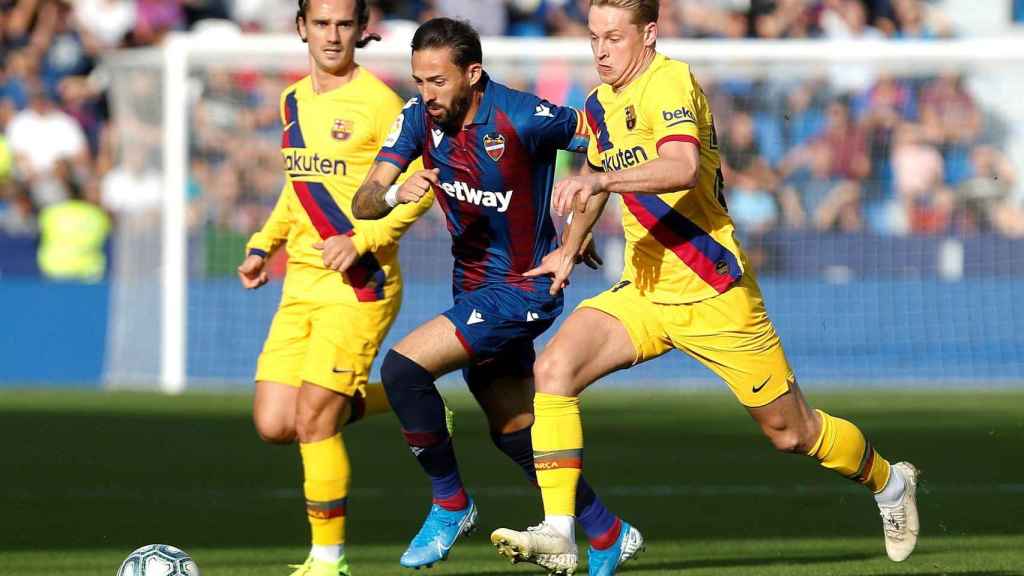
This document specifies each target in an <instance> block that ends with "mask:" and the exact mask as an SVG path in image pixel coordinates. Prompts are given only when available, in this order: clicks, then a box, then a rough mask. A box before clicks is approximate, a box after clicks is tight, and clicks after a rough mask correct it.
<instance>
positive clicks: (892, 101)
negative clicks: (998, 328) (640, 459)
mask: <svg viewBox="0 0 1024 576" xmlns="http://www.w3.org/2000/svg"><path fill="white" fill-rule="evenodd" d="M588 5H589V0H414V1H407V0H406V1H403V0H376V1H374V0H371V6H372V17H371V25H370V26H371V28H372V29H374V30H375V31H378V32H381V33H382V34H384V35H385V36H386V35H387V34H388V33H394V34H400V33H408V32H409V31H410V30H411V29H413V28H414V27H415V26H416V24H417V23H418V22H420V21H423V20H424V19H427V18H430V17H433V16H438V15H444V16H454V17H458V18H463V19H469V20H470V21H471V22H472V23H473V24H474V25H475V26H476V27H477V28H478V29H479V30H480V31H481V33H482V34H484V35H510V36H532V37H540V36H570V37H583V36H586V35H587V34H588V32H587V29H586V25H585V17H586V8H587V6H588ZM295 8H296V3H295V1H294V0H76V1H74V2H70V1H66V0H0V233H5V234H7V235H36V234H41V235H42V237H43V242H44V244H45V242H46V238H47V234H48V233H49V234H50V235H51V236H53V235H55V234H56V232H57V231H59V230H60V229H62V228H67V227H70V226H78V227H82V226H84V225H85V224H83V220H82V218H88V219H90V220H89V222H90V224H89V225H91V226H93V227H94V229H96V230H104V229H105V228H103V226H102V225H101V224H100V220H101V219H103V218H109V219H110V220H112V222H113V228H114V229H117V227H118V226H119V225H127V224H124V223H126V222H129V221H134V222H138V221H139V219H138V218H135V217H136V216H139V215H144V214H147V213H149V214H153V215H154V219H151V220H149V221H146V220H145V219H142V220H141V221H142V222H144V224H142V225H143V226H152V225H154V224H155V222H156V220H155V214H156V213H157V212H158V209H159V203H160V199H161V175H160V172H159V165H160V138H161V134H160V130H159V124H160V115H161V111H160V108H159V101H160V93H159V82H158V77H157V76H156V75H155V73H154V72H152V71H150V72H142V71H140V72H138V73H137V74H132V75H128V76H119V77H111V74H110V73H109V71H105V70H103V69H102V68H98V67H97V66H98V64H99V63H100V61H101V60H102V57H103V56H104V54H105V53H108V52H109V51H112V50H115V49H119V48H126V47H139V46H152V45H156V44H159V43H160V42H161V40H162V38H163V37H164V36H165V35H166V34H167V33H168V32H171V31H177V30H190V29H191V30H198V29H211V28H218V29H223V28H225V27H227V28H230V29H232V30H237V31H239V32H243V33H244V32H271V33H290V32H292V31H293V30H294V16H295ZM1013 8H1014V10H1015V12H1014V15H1013V17H1024V2H1021V1H1018V0H1014V4H1013ZM1010 17H1011V15H1010V14H1008V15H1007V18H1008V19H1009V18H1010ZM953 23H954V18H953V17H952V15H950V14H946V13H945V12H944V11H943V10H942V9H941V3H938V2H928V1H925V0H663V2H662V11H661V20H660V21H659V27H660V34H661V36H662V37H669V38H671V37H683V38H751V37H753V38H766V39H777V38H825V39H884V38H889V39H903V38H912V39H932V38H941V37H949V36H952V35H954V34H955V33H956V32H957V31H956V29H955V27H954V25H953ZM370 50H372V48H370ZM485 57H486V55H485ZM565 72H566V71H565V70H564V69H563V68H562V67H561V65H560V64H559V63H558V62H554V61H553V62H551V64H550V65H549V66H546V67H545V66H542V67H541V69H539V70H536V73H535V74H521V75H515V74H509V75H508V77H503V76H501V75H500V74H498V77H499V79H500V80H501V81H503V82H506V83H509V84H512V85H513V86H516V87H519V88H523V89H528V90H532V91H536V92H538V93H540V94H541V95H542V96H545V97H547V98H550V99H551V100H553V101H555V102H559V103H566V104H570V105H575V106H580V105H582V103H583V98H584V97H585V95H586V93H587V91H588V90H589V89H590V87H591V86H590V84H591V83H592V82H593V80H592V78H593V76H592V75H591V74H582V75H581V74H575V73H570V74H566V73H565ZM696 72H697V75H698V77H699V78H700V79H701V81H702V83H703V84H704V86H705V88H706V91H707V92H708V94H709V97H710V98H711V100H712V108H713V109H714V110H715V113H716V118H717V119H718V120H717V122H718V125H717V130H718V134H719V137H720V145H721V150H722V153H723V172H724V175H725V180H726V182H727V188H726V192H727V200H728V203H729V207H730V213H731V214H732V216H733V218H734V220H735V221H736V223H737V227H738V228H739V229H740V231H741V233H742V234H744V235H745V236H748V237H757V236H759V235H763V234H766V233H769V232H772V231H777V230H816V231H821V232H837V233H855V232H867V233H877V234H893V235H906V234H945V233H956V234H972V233H986V232H991V233H996V234H1000V235H1005V236H1009V237H1024V198H1022V197H1021V194H1020V193H1019V192H1018V191H1019V190H1020V186H1018V184H1017V178H1018V177H1019V175H1018V174H1017V173H1016V171H1015V170H1014V166H1013V164H1012V163H1011V162H1010V160H1009V159H1008V158H1007V156H1006V155H1005V153H1004V150H1006V144H1007V138H1008V135H1007V133H1006V130H1005V129H1004V128H1003V126H1004V125H1005V124H1004V123H1003V122H1002V121H1001V119H1000V118H999V117H998V116H997V115H996V113H995V112H994V111H992V110H989V109H986V107H985V106H983V105H982V103H980V102H979V100H978V98H977V93H976V91H975V89H973V88H972V85H971V82H970V80H971V79H970V77H966V76H964V75H962V74H961V73H960V72H957V71H947V72H943V73H937V74H935V73H933V74H926V75H924V74H917V75H913V76H892V75H884V74H879V73H877V71H876V70H874V69H872V68H871V67H869V66H856V65H846V66H843V67H834V68H832V69H829V70H827V71H824V72H821V73H816V74H809V75H797V76H793V77H791V78H786V79H779V78H776V77H775V76H772V77H771V78H753V77H749V76H748V77H742V76H740V77H735V78H731V77H726V76H722V75H715V76H711V75H706V76H702V71H701V70H699V69H698V70H697V71H696ZM304 73H305V70H302V69H296V70H294V71H293V73H290V74H289V73H284V74H282V73H270V72H268V71H264V70H258V69H257V70H246V69H243V68H237V67H236V68H231V69H210V70H208V71H207V72H206V73H205V74H203V75H202V77H201V78H200V79H199V80H198V84H199V86H198V88H197V92H198V94H197V96H198V97H197V99H196V104H195V107H194V111H193V116H192V119H191V124H190V125H191V126H192V130H191V132H190V134H191V141H190V159H191V160H190V171H189V180H188V188H189V198H190V213H189V222H190V226H191V227H192V229H193V230H196V231H203V232H207V234H206V235H205V236H206V237H207V238H211V239H212V240H210V241H208V242H206V244H207V246H205V248H206V249H205V253H206V258H207V259H212V260H217V259H219V258H223V260H224V267H225V270H227V269H228V263H229V262H233V261H234V260H235V259H236V258H237V256H238V254H239V253H240V251H239V250H240V248H239V245H240V244H241V243H244V238H245V237H247V236H248V235H249V234H250V233H251V232H252V231H254V230H256V229H257V228H258V227H259V226H260V225H261V224H262V222H263V220H264V219H265V217H266V216H267V214H268V213H269V210H270V208H271V207H272V205H273V201H274V199H275V198H276V195H277V194H278V192H279V191H280V186H281V183H282V175H281V170H280V159H279V153H278V151H277V145H278V139H279V132H280V122H279V117H278V96H279V93H280V90H281V89H282V88H283V87H284V86H285V85H287V84H288V83H290V82H291V81H294V80H296V79H297V78H298V77H300V76H301V75H303V74H304ZM388 80H389V81H391V82H392V83H393V84H394V86H395V88H396V89H397V90H398V91H399V92H400V93H401V94H402V95H403V96H409V95H411V94H412V93H413V92H414V87H413V86H411V85H410V84H409V83H408V81H407V80H406V79H405V78H404V77H400V76H396V77H395V78H388ZM115 87H116V89H117V90H119V91H122V95H125V94H126V95H127V96H126V97H124V98H121V99H120V100H117V99H108V95H109V93H110V92H111V91H112V90H114V88H115ZM578 162H579V159H576V158H572V157H571V155H567V156H566V157H565V158H563V162H562V169H563V170H570V169H572V167H573V165H574V163H578ZM69 203H72V204H74V205H75V206H76V207H79V208H82V207H88V206H91V207H93V208H95V210H94V211H93V212H91V213H89V214H86V212H88V210H86V211H83V210H74V211H72V210H63V211H60V214H61V218H60V219H57V218H54V217H47V218H44V217H43V214H44V213H45V212H46V211H47V209H48V208H51V207H55V206H60V205H64V204H69ZM51 212H53V211H51ZM51 216H52V214H51ZM72 217H73V218H77V219H78V220H71V218H72ZM438 218H440V216H439V214H438V213H436V212H434V213H432V217H431V219H429V220H428V221H427V222H425V223H424V224H422V225H417V226H416V227H414V229H413V234H415V235H418V236H420V237H434V236H443V235H444V234H445V229H444V227H443V226H438V225H434V224H435V223H436V222H435V221H434V220H435V219H438ZM616 218H617V215H616V214H615V213H614V211H609V213H608V214H607V215H606V218H605V220H604V221H603V222H602V224H601V226H602V229H604V230H606V231H608V232H613V231H615V229H616V228H617V226H618V225H617V223H616ZM55 222H56V223H55ZM136 225H138V224H136ZM51 228H52V229H53V230H50V229H51ZM108 228H109V226H108ZM216 246H228V247H229V249H227V250H226V252H225V254H224V255H223V256H218V255H216V254H213V255H211V251H212V250H214V249H215V248H216Z"/></svg>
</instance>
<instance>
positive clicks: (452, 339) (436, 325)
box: [380, 316, 476, 568]
mask: <svg viewBox="0 0 1024 576" xmlns="http://www.w3.org/2000/svg"><path fill="white" fill-rule="evenodd" d="M469 358H470V355H469V352H468V351H467V350H466V348H465V347H464V345H463V344H462V342H461V341H460V339H459V336H458V335H457V333H456V329H455V326H454V325H453V324H452V322H451V321H450V320H449V319H448V318H446V317H445V316H438V317H436V318H434V319H432V320H430V321H428V322H426V323H425V324H423V325H421V326H419V327H418V328H416V329H415V330H413V331H412V332H411V333H410V334H408V335H407V336H405V337H404V338H403V339H402V340H401V341H400V342H399V343H398V344H397V345H395V347H394V348H393V349H392V350H390V351H388V353H387V354H386V355H385V356H384V362H383V364H381V369H380V373H381V380H382V381H383V384H384V389H385V391H386V392H387V395H388V400H389V401H390V403H391V407H392V409H393V410H394V412H395V415H396V416H397V417H398V420H399V422H400V424H401V426H402V433H403V434H404V435H405V439H406V442H407V443H408V444H409V449H410V450H411V451H412V453H413V454H414V455H415V456H416V460H417V461H418V462H419V464H420V466H421V467H422V468H423V471H424V472H426V474H427V476H428V477H429V478H430V484H431V491H432V494H433V504H432V506H431V509H430V513H429V514H428V516H427V519H426V521H425V522H424V523H423V526H422V527H421V529H420V531H419V532H418V533H417V534H416V536H415V537H414V538H413V539H412V542H411V543H410V544H409V547H408V548H407V549H406V551H405V552H404V553H403V554H402V557H401V559H400V563H401V564H402V565H403V566H406V567H409V568H418V567H420V566H429V565H431V564H433V563H434V562H437V561H439V560H443V559H444V558H446V557H447V555H448V550H449V549H451V547H452V546H453V545H454V544H455V541H456V540H457V539H458V538H459V537H460V536H461V535H463V534H465V533H468V532H469V531H471V530H472V529H473V527H474V526H475V522H476V507H475V505H474V504H473V501H472V499H470V498H469V496H468V495H467V494H466V490H465V487H464V486H463V484H462V478H461V476H460V475H459V468H458V463H457V461H456V459H455V450H454V447H453V445H452V439H451V436H450V435H449V433H448V429H447V426H446V423H445V407H444V401H443V399H442V398H441V394H440V393H439V392H438V390H437V386H436V385H435V383H434V381H435V379H436V378H437V377H439V376H441V375H443V374H445V373H447V372H451V371H452V370H455V369H456V368H459V367H461V366H462V365H464V364H465V363H466V362H468V361H469Z"/></svg>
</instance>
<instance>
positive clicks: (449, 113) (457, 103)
mask: <svg viewBox="0 0 1024 576" xmlns="http://www.w3.org/2000/svg"><path fill="white" fill-rule="evenodd" d="M472 97H473V90H472V89H469V90H467V91H466V92H465V93H464V94H460V95H458V96H456V97H455V99H454V100H452V104H451V107H447V106H441V109H442V112H441V115H440V116H438V117H437V118H435V119H434V123H435V124H437V125H438V126H440V127H441V129H442V130H444V131H445V132H448V133H452V132H456V131H458V130H459V129H461V128H462V123H463V121H464V120H465V118H464V116H465V115H466V110H469V103H470V98H472Z"/></svg>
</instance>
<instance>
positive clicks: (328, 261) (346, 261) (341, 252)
mask: <svg viewBox="0 0 1024 576" xmlns="http://www.w3.org/2000/svg"><path fill="white" fill-rule="evenodd" d="M313 248H316V249H317V250H322V251H323V259H324V267H326V268H330V269H331V270H337V271H338V272H340V273H342V274H344V273H345V270H348V268H349V266H351V265H353V264H355V263H356V260H359V251H358V250H356V245H355V243H353V242H352V238H350V237H348V236H346V235H344V234H338V235H336V236H331V237H330V238H328V239H326V240H323V241H320V242H317V243H316V244H313Z"/></svg>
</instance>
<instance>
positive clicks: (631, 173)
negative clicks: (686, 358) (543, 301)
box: [491, 0, 918, 574]
mask: <svg viewBox="0 0 1024 576" xmlns="http://www.w3.org/2000/svg"><path fill="white" fill-rule="evenodd" d="M657 20H658V0H591V4H590V12H589V27H590V31H591V46H592V49H593V53H594V61H595V64H596V67H597V72H598V75H599V76H600V78H601V81H602V84H601V85H600V86H599V87H598V88H597V89H595V90H594V91H593V92H591V94H590V96H589V98H588V99H587V102H586V115H587V122H588V125H589V127H590V132H591V139H590V143H589V150H588V154H587V157H588V165H589V167H590V171H589V173H585V174H581V175H579V176H576V177H572V178H568V179H566V180H563V181H561V182H559V183H558V185H557V186H556V187H555V190H554V200H553V202H554V205H555V211H556V212H559V213H565V212H568V211H572V212H573V214H574V218H573V222H572V224H571V225H570V229H569V233H568V238H567V240H566V243H565V246H564V247H563V250H565V253H564V254H562V255H561V261H560V262H559V263H557V264H556V263H554V261H553V260H549V261H547V262H546V263H545V264H546V265H545V266H541V267H540V269H539V270H537V271H534V273H552V274H554V281H553V284H552V289H553V290H558V289H559V288H560V287H561V286H562V285H563V284H564V282H565V280H566V279H567V278H568V276H569V273H570V272H571V270H572V268H573V266H574V260H573V258H571V257H567V256H566V255H571V254H572V253H573V252H572V251H573V250H574V249H575V248H576V247H577V246H579V245H580V243H581V242H582V239H583V237H584V234H585V233H586V232H587V231H588V230H589V228H590V227H591V226H593V224H594V222H595V220H596V218H597V216H598V215H599V214H600V212H601V210H602V208H603V207H604V203H605V202H606V200H607V198H608V196H609V194H616V195H618V196H619V197H620V198H621V200H622V203H623V205H624V209H623V211H622V214H623V215H622V221H623V228H624V230H625V236H626V254H625V262H626V267H625V270H624V272H623V276H622V280H621V281H620V282H618V283H617V284H615V285H614V286H613V287H612V288H611V289H609V290H607V291H606V292H603V293H601V294H599V295H597V296H596V297H594V298H591V299H589V300H585V301H584V302H582V303H581V304H580V306H579V308H577V310H576V311H574V312H573V313H572V314H571V315H570V316H569V318H568V319H567V320H566V322H565V323H564V324H563V325H562V326H561V328H560V329H559V331H558V333H557V334H556V335H555V337H554V338H553V339H552V341H551V342H550V343H549V344H548V346H547V347H546V348H545V349H544V352H543V354H541V356H540V358H538V360H537V364H536V366H535V367H534V377H535V381H536V387H537V394H536V397H535V399H534V410H535V411H536V423H535V424H534V426H533V446H534V460H535V462H536V467H537V478H538V482H539V484H540V486H541V492H542V495H543V500H544V514H545V520H544V522H543V523H542V524H541V526H540V528H539V529H532V530H528V531H524V532H517V531H513V530H507V529H499V530H496V531H495V532H494V533H493V534H492V537H491V539H492V542H493V543H494V544H495V545H496V546H498V549H499V553H502V554H504V555H508V556H515V555H521V554H524V553H525V554H566V553H569V552H571V551H572V550H573V548H574V544H573V543H574V542H575V540H574V535H573V514H574V508H575V507H574V499H575V497H576V490H575V487H576V483H577V478H578V477H579V475H580V465H581V464H580V463H581V462H582V450H583V432H582V423H581V418H580V410H579V398H578V396H579V394H580V393H582V392H583V390H584V389H586V388H587V386H589V385H590V384H591V383H593V382H595V381H596V380H598V379H599V378H601V377H602V376H604V375H605V374H608V373H610V372H613V371H615V370H619V369H622V368H629V367H630V366H633V365H635V364H639V363H641V362H645V361H647V360H651V359H653V358H656V357H657V356H660V355H662V354H664V353H666V352H668V351H670V350H673V349H676V350H681V351H683V352H686V353H687V354H689V355H690V356H692V357H693V358H695V359H696V360H698V361H699V362H701V363H702V364H704V365H705V366H707V367H708V368H709V369H710V370H711V371H713V372H714V373H715V374H717V375H718V376H719V377H720V378H721V379H722V380H724V381H725V382H726V384H728V385H729V387H730V388H731V389H732V391H733V393H734V394H735V395H736V397H737V399H738V400H739V401H740V403H741V404H743V406H744V407H746V409H747V411H748V412H749V413H750V415H751V416H752V417H753V418H754V420H755V421H756V422H757V423H758V424H759V425H760V426H761V429H762V431H763V432H764V433H765V435H767V436H768V438H769V439H770V440H771V441H772V443H773V444H774V446H775V447H776V448H777V449H779V450H781V451H784V452H795V453H800V454H806V455H808V456H811V457H813V458H815V459H816V460H818V462H820V464H821V465H822V466H824V467H825V468H829V469H831V470H834V471H836V472H838V473H840V474H842V475H843V476H846V477H848V478H850V479H851V480H853V481H855V482H858V483H860V484H862V485H864V486H865V487H867V489H868V490H870V491H871V492H872V493H873V494H874V497H875V499H876V500H877V503H878V506H879V509H880V511H881V515H882V520H883V527H884V533H885V543H886V549H887V552H888V554H889V557H890V558H891V559H893V560H895V561H901V560H903V559H905V558H906V557H907V556H908V555H909V554H910V553H911V551H912V550H913V549H914V545H915V543H916V540H917V532H918V517H917V506H916V501H915V487H916V481H917V471H916V470H915V468H914V467H913V466H912V465H910V464H909V463H906V462H901V463H899V464H895V465H892V466H890V465H889V462H888V461H886V460H885V459H884V458H882V456H881V455H880V454H878V453H877V452H875V450H874V449H873V448H872V446H871V444H870V443H869V442H868V441H867V440H866V439H865V438H864V435H863V434H862V433H861V431H860V429H858V428H857V427H856V426H855V425H854V424H852V423H851V422H848V421H846V420H843V419H841V418H837V417H835V416H831V415H829V414H827V413H826V412H823V411H821V410H812V409H811V407H810V406H809V405H808V403H807V401H806V400H805V399H804V397H803V394H801V392H800V388H799V387H798V386H797V383H796V379H795V377H794V375H793V371H792V370H791V368H790V366H789V363H788V362H787V360H786V356H785V355H784V353H783V350H782V345H781V343H780V341H779V337H778V335H777V334H776V332H775V328H774V327H773V325H772V323H771V321H770V320H769V319H768V315H767V313H766V312H765V307H764V302H763V300H762V297H761V292H760V290H759V289H758V285H757V280H756V278H755V276H754V272H753V270H752V268H751V267H750V265H749V263H748V262H747V261H746V259H745V257H744V255H743V252H742V250H741V249H740V246H739V244H738V243H737V242H736V240H735V234H734V229H733V224H732V221H731V220H730V218H729V214H728V211H727V208H726V204H725V198H724V196H723V194H722V186H723V183H722V175H721V171H720V170H719V166H720V165H719V152H718V138H717V136H716V134H715V126H714V119H713V117H712V114H711V109H710V107H709V105H708V100H707V99H706V98H705V96H704V93H703V91H702V90H701V87H700V85H699V84H698V83H697V81H696V80H695V79H694V77H693V76H692V74H691V71H690V68H689V66H688V65H687V64H685V63H683V62H679V61H675V60H671V59H669V58H666V57H665V56H663V55H661V54H659V53H658V52H656V50H655V41H656V39H657V32H658V28H657ZM548 264H549V265H548ZM568 454H577V455H578V457H577V458H567V457H566V455H568ZM635 545H636V544H635V543H634V542H632V541H628V540H627V541H625V542H623V543H622V545H621V547H620V549H619V550H614V549H613V550H610V551H609V552H610V553H609V554H608V555H607V556H603V557H602V558H601V560H602V561H604V562H605V563H606V565H607V569H605V570H603V571H601V572H600V573H601V574H612V573H614V570H615V567H616V566H617V564H618V563H619V562H620V559H621V557H616V556H615V554H616V553H619V554H625V553H628V552H629V550H630V549H631V548H632V547H633V546H635ZM590 561H591V563H593V562H594V557H593V556H591V559H590ZM571 571H572V570H571V569H568V570H565V571H563V572H562V573H566V572H571ZM593 573H594V569H593V567H591V574H593Z"/></svg>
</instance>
